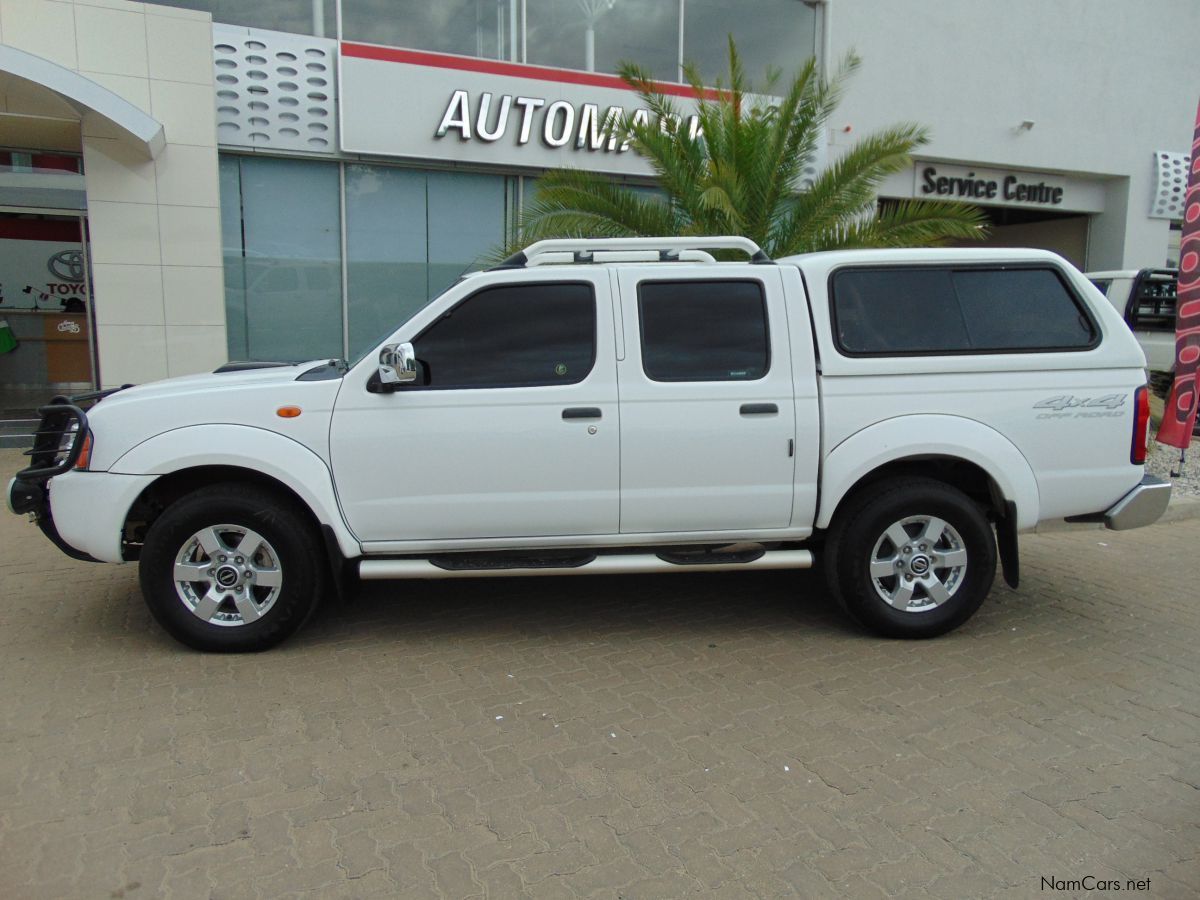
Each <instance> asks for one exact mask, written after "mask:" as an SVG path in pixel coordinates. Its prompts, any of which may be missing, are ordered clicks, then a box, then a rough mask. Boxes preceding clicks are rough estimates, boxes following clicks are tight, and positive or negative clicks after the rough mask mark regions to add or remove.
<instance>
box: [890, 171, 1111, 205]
mask: <svg viewBox="0 0 1200 900" xmlns="http://www.w3.org/2000/svg"><path fill="white" fill-rule="evenodd" d="M912 195H913V196H914V197H916V198H918V199H922V200H961V201H963V202H964V203H975V204H978V205H981V206H1024V207H1031V208H1040V209H1047V210H1056V211H1062V212H1068V211H1070V212H1099V211H1100V210H1102V209H1104V198H1103V191H1102V188H1101V187H1100V186H1099V185H1098V184H1096V183H1095V182H1094V181H1089V180H1081V179H1073V178H1070V177H1067V176H1065V175H1052V174H1049V173H1046V172H1037V173H1034V172H1018V171H1011V170H1005V169H985V168H982V167H979V166H962V165H947V164H944V163H936V162H918V163H917V164H916V165H915V166H914V167H913V194H912Z"/></svg>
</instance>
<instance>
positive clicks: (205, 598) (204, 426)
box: [8, 238, 1170, 651]
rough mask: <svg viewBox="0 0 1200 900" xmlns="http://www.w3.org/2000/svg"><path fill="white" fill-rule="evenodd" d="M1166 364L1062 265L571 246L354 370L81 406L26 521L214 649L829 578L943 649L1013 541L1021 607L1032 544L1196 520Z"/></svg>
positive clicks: (249, 370) (48, 439)
mask: <svg viewBox="0 0 1200 900" xmlns="http://www.w3.org/2000/svg"><path fill="white" fill-rule="evenodd" d="M735 249H736V250H741V251H744V252H745V253H747V254H748V255H749V256H750V260H749V262H719V261H716V260H715V259H714V257H713V255H712V254H711V253H710V252H709V251H722V255H729V251H730V250H735ZM1144 364H1145V359H1144V357H1143V355H1142V351H1141V350H1140V349H1139V348H1138V344H1137V342H1136V340H1135V339H1134V337H1133V335H1132V334H1131V333H1130V332H1129V329H1128V328H1126V326H1125V324H1124V322H1122V320H1121V317H1120V316H1119V315H1118V314H1117V313H1116V311H1115V310H1114V309H1113V308H1112V306H1111V305H1110V304H1109V303H1108V302H1106V301H1105V299H1104V297H1103V296H1101V295H1100V293H1099V292H1098V291H1097V290H1096V289H1095V288H1094V287H1092V285H1091V284H1089V283H1088V281H1087V279H1086V278H1085V277H1084V276H1083V275H1082V274H1081V273H1079V272H1078V271H1077V270H1075V269H1074V268H1072V267H1071V265H1070V264H1069V263H1067V262H1065V261H1064V260H1063V259H1061V258H1060V257H1058V256H1055V255H1054V254H1051V253H1046V252H1042V251H1035V250H992V249H988V250H984V249H980V250H971V249H953V250H949V249H948V250H870V251H846V252H836V253H816V254H810V255H805V256H797V257H791V258H786V259H780V260H771V259H768V258H767V257H766V256H765V254H763V253H762V251H761V250H759V248H758V247H757V246H755V245H754V244H753V243H751V242H750V241H748V240H746V239H744V238H660V239H650V238H638V239H614V240H594V241H543V242H540V243H538V244H535V245H533V246H531V247H529V248H528V249H526V250H525V251H523V252H521V253H518V254H516V255H515V256H513V257H511V258H510V259H508V260H506V261H505V262H504V263H503V264H502V265H500V266H497V267H495V268H493V269H490V270H488V271H486V272H480V273H474V274H472V275H469V276H466V277H464V278H463V279H461V280H460V281H459V282H458V283H457V284H455V285H454V286H453V287H451V288H450V289H449V290H447V291H446V292H445V293H444V294H443V295H442V296H441V297H439V298H438V299H436V300H434V301H433V302H432V303H430V304H429V305H428V306H427V307H426V308H425V309H423V310H421V311H420V312H419V313H417V314H416V315H415V316H413V317H412V318H411V319H410V320H409V321H408V322H405V323H404V324H403V325H401V326H399V327H398V328H397V329H396V330H395V332H394V333H393V334H392V335H391V336H390V337H388V338H387V340H386V341H385V342H384V344H382V345H381V346H379V347H376V348H375V349H374V350H372V351H371V352H370V353H368V354H367V355H366V356H365V357H363V358H362V359H360V360H358V361H356V362H353V363H350V364H347V363H345V362H343V361H341V360H330V361H316V362H306V363H303V364H299V365H295V364H263V363H245V364H231V365H228V366H224V367H222V368H221V369H218V370H217V371H216V372H215V373H213V374H209V375H200V376H193V377H185V378H175V379H170V380H167V381H162V382H157V383H154V384H147V385H143V386H140V387H130V388H127V389H120V390H118V391H115V392H112V391H110V392H105V393H104V394H102V395H99V396H93V397H90V398H76V402H71V401H69V400H67V399H66V398H59V399H58V401H57V402H54V403H52V404H51V405H49V406H47V407H44V408H43V409H42V414H43V421H42V426H41V431H42V433H41V434H40V435H39V437H38V442H37V444H36V445H35V447H34V449H33V450H32V451H31V453H32V455H33V465H32V466H31V467H30V468H28V469H25V470H23V471H22V472H21V473H19V474H18V476H17V477H16V478H15V479H14V480H13V481H12V482H11V483H10V486H9V491H8V494H9V505H10V507H11V508H12V509H13V511H14V512H30V513H32V514H33V515H34V517H35V518H36V519H37V521H38V523H39V524H40V526H41V528H42V529H43V530H44V531H45V532H46V534H47V535H48V536H49V537H50V538H51V540H53V541H54V542H55V543H56V544H57V545H58V546H59V547H60V548H61V549H63V550H64V551H65V552H67V553H68V554H70V555H71V556H74V557H76V558H83V559H93V560H98V561H104V562H112V563H119V562H122V561H131V560H138V561H139V563H140V577H141V585H142V592H143V594H144V596H145V599H146V602H147V603H148V605H149V607H150V610H151V611H152V612H153V614H154V616H155V617H156V618H157V619H158V621H159V622H160V623H161V624H162V625H163V627H164V628H165V629H166V630H167V631H168V632H170V633H171V634H172V635H173V636H174V637H176V638H177V639H179V640H180V641H182V642H183V643H185V644H188V645H190V646H192V647H197V648H202V649H205V650H223V651H237V650H259V649H264V648H266V647H269V646H271V645H273V644H276V643H278V642H279V641H281V640H283V639H284V638H285V637H287V636H288V635H290V634H291V633H293V632H294V631H295V630H296V629H297V628H299V627H300V626H301V625H302V624H303V623H304V621H305V620H306V619H307V618H308V617H309V615H310V614H311V613H312V611H313V609H314V608H315V607H316V605H317V602H318V601H319V600H320V599H321V597H322V596H323V595H328V594H331V593H335V592H338V591H340V590H343V589H344V588H345V587H346V586H347V584H349V583H351V582H352V579H354V578H363V579H395V578H467V577H477V576H499V575H518V576H528V575H583V574H590V573H617V572H619V573H630V572H646V573H649V572H697V571H714V570H736V569H801V568H807V567H809V566H811V565H813V563H814V561H815V560H816V559H817V558H818V557H823V562H824V565H825V568H826V571H827V573H828V577H829V583H830V587H831V590H832V592H833V593H834V594H835V596H836V597H837V598H838V600H839V601H840V602H841V604H842V605H843V606H844V607H845V609H846V610H847V611H848V612H849V613H850V614H851V615H852V616H853V617H854V618H855V619H857V620H858V621H859V622H860V623H862V624H863V625H865V626H867V627H869V628H871V629H873V630H875V631H877V632H880V633H883V634H887V635H895V636H901V637H913V638H924V637H931V636H934V635H938V634H941V633H944V632H946V631H948V630H950V629H952V628H955V627H957V626H958V625H960V624H962V623H963V622H964V621H966V620H967V619H968V618H969V617H970V616H971V615H972V613H974V612H975V610H976V609H977V608H978V607H979V605H980V604H981V603H982V602H983V600H984V598H985V596H986V595H987V593H988V591H989V590H990V588H991V585H992V581H993V577H994V575H995V570H996V560H997V546H998V548H999V551H998V555H999V559H1000V561H1001V563H1002V566H1003V571H1004V574H1005V578H1006V580H1007V581H1008V582H1009V583H1010V584H1012V585H1014V586H1015V585H1016V584H1017V580H1018V559H1017V533H1018V532H1020V531H1024V530H1028V529H1031V528H1033V527H1034V526H1036V525H1037V524H1038V522H1040V521H1042V520H1047V519H1061V518H1068V519H1075V520H1081V521H1093V522H1100V521H1102V522H1105V523H1106V524H1107V525H1108V527H1110V528H1113V529H1124V528H1132V527H1136V526H1140V525H1147V524H1149V523H1151V522H1153V521H1155V520H1156V519H1157V518H1158V517H1159V516H1160V515H1161V514H1162V512H1163V510H1164V509H1165V507H1166V505H1167V501H1168V499H1169V496H1170V485H1169V484H1166V483H1163V482H1160V481H1158V480H1156V479H1153V478H1150V477H1143V476H1144V473H1143V466H1142V462H1143V459H1144V455H1145V450H1146V431H1147V423H1148V403H1147V398H1146V389H1145V387H1144V377H1145V375H1144V371H1143V366H1144ZM85 402H91V403H93V404H94V405H92V406H91V407H90V408H89V409H88V410H87V411H86V412H85V411H84V410H83V409H82V404H83V403H85Z"/></svg>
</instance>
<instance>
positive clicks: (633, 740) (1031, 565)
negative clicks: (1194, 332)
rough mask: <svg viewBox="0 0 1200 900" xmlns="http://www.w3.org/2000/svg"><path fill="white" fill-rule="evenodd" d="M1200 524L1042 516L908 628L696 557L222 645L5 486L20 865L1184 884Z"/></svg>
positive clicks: (1197, 707)
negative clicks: (90, 559) (1074, 521)
mask: <svg viewBox="0 0 1200 900" xmlns="http://www.w3.org/2000/svg"><path fill="white" fill-rule="evenodd" d="M3 466H7V467H8V468H9V469H15V468H16V467H17V466H18V462H17V459H16V456H15V455H14V454H11V453H0V468H2V467H3ZM1198 545H1200V520H1195V519H1193V520H1183V521H1175V522H1171V523H1169V524H1163V525H1159V526H1155V527H1153V528H1150V529H1144V530H1141V531H1135V532H1128V533H1124V534H1119V535H1118V534H1111V533H1107V532H1103V531H1097V530H1086V531H1077V532H1057V533H1050V534H1044V535H1034V536H1028V537H1024V538H1023V539H1022V563H1023V567H1022V570H1023V584H1022V587H1021V589H1020V590H1019V591H1016V592H1014V591H1011V590H1009V589H1008V588H1006V587H1004V586H1003V585H998V586H997V588H996V589H995V591H994V592H993V594H992V596H991V598H990V599H989V601H988V602H987V604H986V605H985V606H984V608H983V609H982V610H981V612H980V613H979V615H978V616H977V617H976V618H975V619H974V620H973V621H972V622H970V623H969V624H968V625H967V626H966V627H964V628H963V629H961V630H960V631H958V632H956V633H955V634H953V635H949V636H947V637H946V638H944V639H941V640H936V641H927V642H922V643H902V642H892V641H882V640H879V639H877V638H873V637H870V636H867V635H864V634H862V633H860V632H858V631H857V630H855V629H854V628H852V627H851V626H849V625H848V624H846V623H845V622H844V621H843V620H842V619H841V618H840V617H839V616H838V615H837V614H836V612H835V611H834V608H833V606H832V604H830V603H829V601H828V600H827V598H826V597H825V593H824V590H823V588H822V585H821V580H820V578H819V576H818V574H817V573H800V574H787V573H766V574H758V573H754V574H744V575H738V574H731V575H712V576H705V575H697V574H692V575H681V576H676V577H658V578H653V577H650V578H632V577H613V578H591V579H572V578H563V579H528V580H519V581H515V580H514V581H479V582H446V583H433V582H431V583H409V584H406V585H404V586H403V587H402V588H398V587H393V586H388V585H374V586H371V587H369V588H367V589H365V590H363V591H362V592H361V594H360V596H359V597H358V598H357V599H356V600H354V601H352V602H350V603H349V604H347V605H345V606H343V607H337V606H336V605H332V604H331V605H330V607H329V608H326V609H325V610H323V611H322V612H321V613H320V614H319V616H318V617H317V619H316V620H315V621H314V622H313V623H312V625H311V626H310V627H309V628H308V629H307V630H306V631H305V632H303V633H302V634H300V635H299V636H298V637H297V638H296V639H294V640H293V641H291V642H289V643H288V644H286V645H284V646H283V647H281V648H279V649H277V650H275V651H272V652H270V653H267V654H263V655H259V656H241V657H228V656H204V655H200V654H196V653H192V652H190V651H187V650H184V649H182V648H180V647H178V646H176V645H175V644H173V643H171V642H170V641H169V639H167V638H166V637H165V636H164V635H163V634H162V633H161V632H160V631H159V630H158V629H157V627H156V626H155V625H154V623H153V621H152V620H151V618H150V616H149V614H148V613H147V612H146V611H145V608H144V606H143V605H142V603H141V600H140V597H139V596H138V590H137V580H136V572H135V570H134V568H133V567H132V566H126V567H111V566H93V565H89V564H86V563H77V562H74V561H71V560H69V559H66V558H65V557H63V556H62V555H60V554H59V553H58V552H57V551H56V550H54V549H53V548H52V547H51V546H50V545H49V544H48V543H47V542H46V541H45V540H44V539H43V538H42V537H41V535H40V533H38V532H37V531H36V530H35V529H34V528H32V527H30V526H28V525H27V524H25V523H23V522H22V521H21V520H19V519H17V518H16V517H13V516H2V517H0V596H2V597H3V601H4V602H3V604H0V685H3V687H4V690H3V692H0V896H4V897H6V898H7V897H15V898H27V897H28V898H43V897H45V898H59V897H64V898H69V897H95V896H100V897H129V898H136V897H138V896H142V897H151V896H166V897H183V898H190V897H214V898H242V897H247V898H249V897H275V896H282V895H303V896H312V897H348V898H350V897H353V898H365V897H406V898H407V897H425V896H428V897H439V896H445V897H464V896H487V897H513V896H534V897H560V896H561V897H571V898H573V897H588V896H597V897H617V896H624V897H653V898H659V897H673V896H684V895H690V896H712V897H730V898H735V897H736V898H740V897H778V896H783V895H787V894H795V895H799V896H806V897H826V896H853V897H871V896H894V897H927V896H932V897H954V898H961V897H965V896H980V897H990V896H1013V897H1024V896H1031V895H1033V894H1039V895H1041V894H1045V895H1046V896H1053V893H1051V892H1043V891H1041V890H1040V878H1041V877H1042V876H1043V875H1045V876H1048V877H1055V878H1062V879H1072V878H1075V879H1078V878H1082V877H1083V876H1085V875H1092V876H1094V877H1111V878H1119V879H1130V878H1132V879H1146V878H1149V879H1150V880H1151V889H1150V891H1149V892H1148V894H1145V893H1144V894H1140V895H1138V894H1135V896H1147V895H1149V896H1154V897H1192V896H1195V895H1196V894H1197V893H1200V862H1198V860H1197V848H1198V847H1200V789H1198V785H1200V754H1197V753H1196V748H1197V746H1200V654H1197V653H1196V646H1197V645H1198V644H1200V608H1198V604H1197V599H1200V591H1198V590H1197V588H1196V584H1195V582H1196V575H1197V574H1198V572H1200V568H1198V567H1197V565H1196V562H1195V559H1196V552H1195V551H1196V547H1197V546H1198ZM497 717H499V718H497ZM785 767H786V768H785Z"/></svg>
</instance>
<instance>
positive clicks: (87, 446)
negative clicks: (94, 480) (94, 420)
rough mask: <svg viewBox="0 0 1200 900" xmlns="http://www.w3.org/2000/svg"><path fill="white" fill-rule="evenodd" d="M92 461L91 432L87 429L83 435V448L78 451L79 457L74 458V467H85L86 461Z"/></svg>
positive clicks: (86, 465)
mask: <svg viewBox="0 0 1200 900" xmlns="http://www.w3.org/2000/svg"><path fill="white" fill-rule="evenodd" d="M91 461H92V433H91V432H90V431H89V432H88V433H87V434H85V435H84V436H83V449H82V450H80V451H79V458H78V459H76V460H75V468H77V469H86V468H87V467H88V463H90V462H91Z"/></svg>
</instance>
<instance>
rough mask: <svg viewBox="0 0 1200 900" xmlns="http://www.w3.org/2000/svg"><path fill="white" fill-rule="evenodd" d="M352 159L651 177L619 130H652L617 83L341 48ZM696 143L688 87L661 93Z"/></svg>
mask: <svg viewBox="0 0 1200 900" xmlns="http://www.w3.org/2000/svg"><path fill="white" fill-rule="evenodd" d="M339 59H340V65H341V75H340V84H341V88H340V100H341V102H340V104H339V114H340V116H341V129H340V133H341V144H342V149H343V150H344V151H346V152H348V153H366V154H373V155H380V156H402V157H410V158H418V159H445V160H450V161H456V162H465V163H484V164H490V165H499V166H508V167H511V166H520V167H531V168H552V167H561V166H567V167H577V168H581V169H588V170H590V171H595V172H611V173H616V174H629V175H648V174H650V169H649V167H648V166H647V165H646V164H645V163H644V162H643V161H642V160H641V159H639V158H638V157H637V156H636V155H635V154H634V153H633V152H632V151H631V150H630V149H629V145H628V142H626V141H624V140H623V139H621V136H620V133H619V129H618V127H617V123H618V122H620V121H621V120H622V119H624V118H628V119H630V120H632V121H642V122H650V121H653V119H652V116H651V113H650V112H649V110H647V109H644V108H641V104H640V101H639V98H638V96H637V94H635V93H634V92H633V91H631V90H629V89H628V88H627V87H626V86H625V85H624V83H623V82H622V81H621V80H620V79H619V78H616V77H614V76H611V75H601V74H597V73H594V72H575V71H569V70H562V69H549V68H545V67H542V66H527V65H521V64H517V63H508V62H501V61H497V60H485V59H475V58H472V57H463V56H451V55H449V54H444V53H428V52H423V51H415V50H400V49H396V48H391V47H375V46H373V45H368V44H355V43H350V42H343V44H342V46H341V53H340V54H339ZM659 89H660V90H662V91H663V92H664V93H667V94H672V95H674V97H675V99H676V101H677V105H678V108H679V111H680V113H681V114H682V115H685V116H687V117H688V122H689V126H690V130H691V133H692V134H693V135H695V134H696V129H697V126H696V121H695V116H694V115H693V112H694V110H695V103H694V101H693V99H692V97H693V94H692V90H691V88H690V87H687V86H684V85H675V84H663V85H660V86H659Z"/></svg>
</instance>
